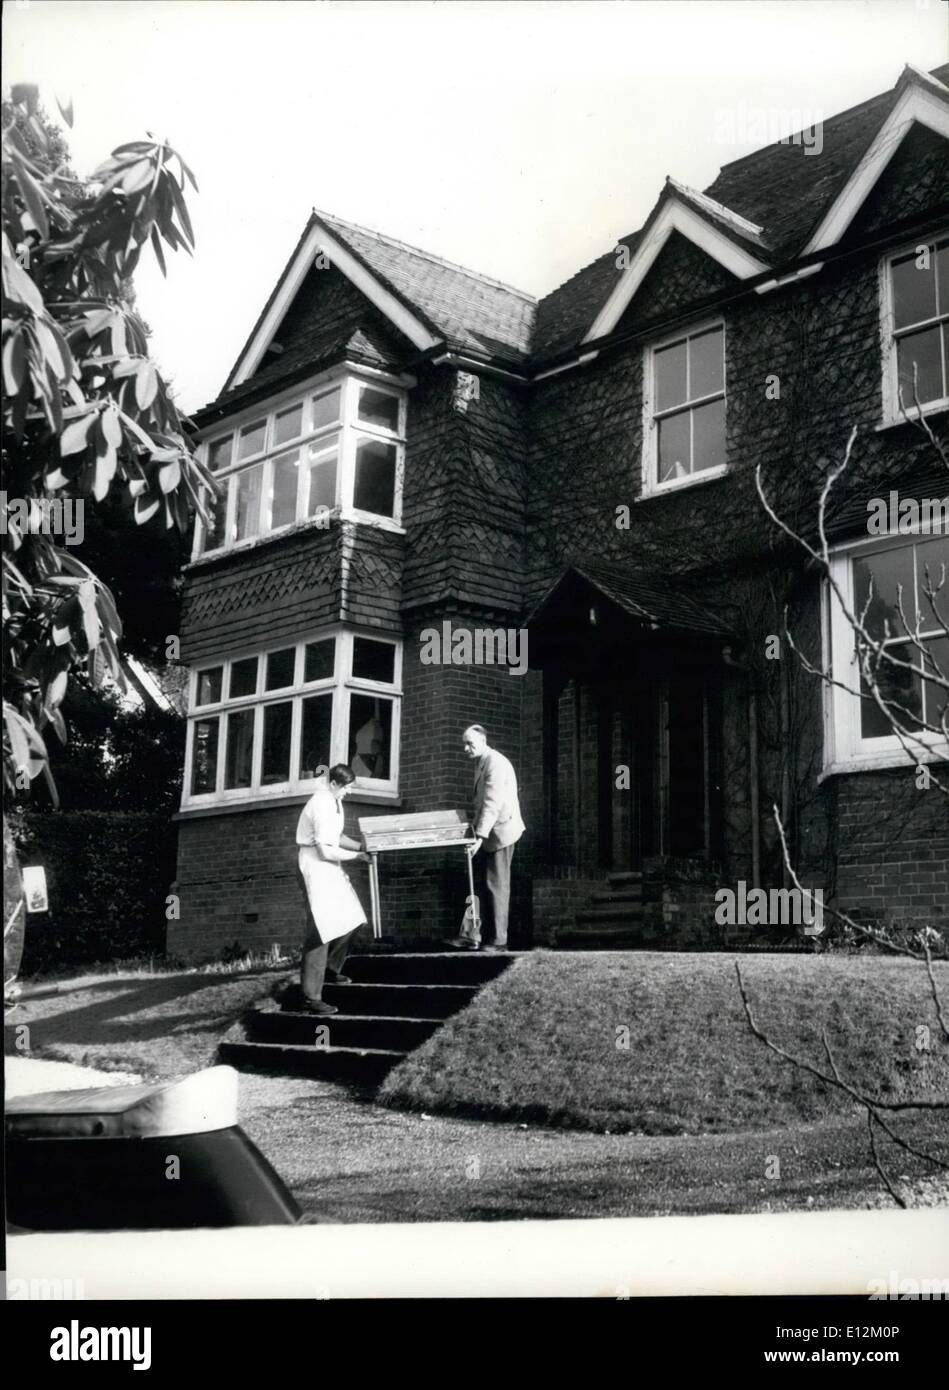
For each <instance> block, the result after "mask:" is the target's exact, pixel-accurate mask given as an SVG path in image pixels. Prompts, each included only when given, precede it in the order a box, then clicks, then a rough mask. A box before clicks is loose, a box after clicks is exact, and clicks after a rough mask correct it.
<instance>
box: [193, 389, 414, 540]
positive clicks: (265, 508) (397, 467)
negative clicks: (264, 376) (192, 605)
mask: <svg viewBox="0 0 949 1390" xmlns="http://www.w3.org/2000/svg"><path fill="white" fill-rule="evenodd" d="M405 409H406V406H405V392H404V391H400V390H398V389H397V388H395V387H392V386H388V385H385V386H383V385H378V384H376V383H375V382H372V383H370V382H367V381H364V380H362V379H361V378H360V377H356V376H349V377H340V378H337V379H336V380H334V381H330V382H324V383H322V384H319V385H317V386H314V387H310V388H309V389H308V390H306V391H305V392H301V393H300V394H299V396H298V397H297V398H296V399H290V400H288V401H285V402H284V403H283V404H281V405H280V406H279V407H277V408H276V409H274V410H272V411H270V412H269V413H268V414H260V415H257V416H256V417H255V418H253V419H249V420H248V421H247V422H246V423H244V424H241V425H238V426H236V427H235V426H232V427H231V428H230V430H229V431H228V432H227V433H226V434H223V435H220V436H219V437H216V438H214V439H210V440H209V441H208V443H207V463H208V467H209V469H210V470H211V472H212V473H214V474H215V475H216V477H217V480H218V482H219V483H220V484H221V486H222V493H221V495H220V496H219V497H217V498H216V499H215V500H214V503H213V520H212V524H211V526H210V528H209V529H208V530H207V531H205V528H204V526H203V525H202V524H201V522H200V521H199V522H198V525H197V533H196V536H195V554H196V555H197V554H209V553H211V552H212V551H219V550H227V549H230V548H231V547H232V546H235V545H239V544H240V543H241V542H250V541H253V540H255V539H257V538H259V537H261V536H267V535H270V534H271V533H273V532H275V531H281V530H283V529H284V528H286V527H289V526H294V525H297V524H300V523H302V522H305V521H309V520H315V519H323V520H325V518H326V517H327V516H329V515H330V514H331V513H333V512H335V511H336V510H339V511H340V512H341V513H343V514H345V515H349V516H353V517H355V519H357V520H359V519H361V518H362V519H369V518H373V519H374V520H379V519H380V518H381V519H384V520H386V521H389V522H392V523H394V524H396V525H398V524H399V519H400V511H401V477H402V468H403V461H404V450H405Z"/></svg>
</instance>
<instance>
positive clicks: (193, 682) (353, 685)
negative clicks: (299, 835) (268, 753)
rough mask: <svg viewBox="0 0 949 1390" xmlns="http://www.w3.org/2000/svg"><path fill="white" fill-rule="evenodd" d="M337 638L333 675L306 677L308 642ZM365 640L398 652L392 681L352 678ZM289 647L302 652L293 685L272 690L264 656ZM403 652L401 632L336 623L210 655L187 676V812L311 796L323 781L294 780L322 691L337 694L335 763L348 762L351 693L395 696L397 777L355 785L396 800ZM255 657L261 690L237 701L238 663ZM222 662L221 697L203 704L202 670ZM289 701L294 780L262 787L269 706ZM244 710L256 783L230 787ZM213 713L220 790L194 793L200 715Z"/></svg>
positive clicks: (360, 779)
mask: <svg viewBox="0 0 949 1390" xmlns="http://www.w3.org/2000/svg"><path fill="white" fill-rule="evenodd" d="M330 637H332V638H335V639H336V651H335V665H334V670H333V675H332V676H328V677H326V678H324V679H322V680H317V681H308V682H304V680H303V672H304V660H305V655H304V649H305V647H306V646H307V644H308V643H310V642H319V641H323V640H324V639H327V638H330ZM359 637H365V638H369V639H370V640H371V641H373V642H384V643H386V644H387V645H389V646H391V647H393V648H394V649H395V661H394V670H393V680H392V683H391V684H388V683H386V682H384V681H372V680H367V679H365V678H363V677H356V676H353V675H352V669H353V645H354V641H355V639H356V638H359ZM288 647H293V648H295V651H296V655H295V658H294V680H293V685H292V686H287V687H285V688H284V689H281V690H265V689H264V681H265V679H266V661H265V660H263V659H261V658H265V657H266V656H267V655H268V654H269V653H271V652H277V651H284V650H285V649H286V648H288ZM402 656H403V644H402V640H401V639H400V638H398V637H394V636H392V635H391V634H389V633H385V632H378V631H375V630H373V629H365V628H353V627H341V626H340V625H338V624H336V625H334V626H332V627H326V628H322V629H317V630H315V631H312V632H308V633H307V634H306V635H305V636H302V637H294V638H292V639H288V638H284V639H283V641H279V642H269V643H267V644H266V646H262V647H261V646H257V647H242V648H238V649H235V650H234V651H231V652H228V653H226V654H225V655H220V656H214V657H209V658H208V659H207V660H204V661H200V662H198V663H197V664H195V665H194V666H192V668H191V670H190V672H189V680H188V732H187V743H186V748H185V769H184V782H183V787H182V797H181V809H182V810H183V811H187V810H196V809H198V808H204V807H212V806H230V805H233V804H235V803H239V804H240V803H243V804H254V805H261V804H266V802H267V801H268V800H272V799H276V798H285V797H287V796H294V795H299V794H306V795H309V794H311V793H312V792H313V789H314V787H315V786H316V778H313V777H309V778H300V777H296V778H295V777H293V775H292V774H293V770H294V769H295V768H297V767H298V766H299V759H300V741H301V738H302V731H303V701H304V699H306V698H307V696H309V695H321V694H327V695H328V694H332V696H333V714H332V732H331V737H330V758H329V766H333V764H334V763H348V762H349V757H348V753H349V734H350V730H349V711H350V703H351V697H352V695H354V694H356V695H380V696H385V697H387V698H389V699H391V701H392V707H393V708H392V751H391V759H390V774H391V775H390V776H389V777H388V778H379V777H360V776H357V778H356V781H355V783H354V785H353V790H354V792H356V793H357V794H360V793H361V794H363V795H367V796H368V797H369V799H374V800H390V801H391V800H395V799H397V798H398V794H399V747H400V741H401V729H402ZM248 657H257V658H258V662H257V685H256V689H255V690H254V692H253V694H250V695H244V696H239V697H236V698H234V699H230V698H228V685H229V681H230V671H231V667H232V666H233V665H234V664H235V663H236V662H239V661H242V660H245V659H246V658H248ZM217 667H221V668H222V670H221V699H219V700H216V701H214V702H213V703H211V704H207V705H198V704H197V691H198V680H199V677H200V676H201V674H202V673H203V672H205V671H209V670H213V669H215V668H217ZM283 701H292V703H293V716H292V725H291V734H290V771H291V777H290V779H289V781H287V782H276V783H271V784H269V785H267V786H262V785H261V781H260V778H261V770H262V763H263V729H264V716H263V708H264V706H265V705H271V704H279V703H281V702H283ZM244 709H253V710H254V711H255V715H254V744H253V754H252V762H251V767H252V771H251V785H250V786H249V787H232V788H226V787H225V786H224V778H225V772H226V763H227V756H226V755H227V748H226V733H225V730H226V716H227V715H228V714H230V713H235V712H238V711H240V710H244ZM213 718H217V719H219V724H218V730H219V732H218V757H217V773H216V779H215V787H214V790H213V791H210V792H198V793H194V792H192V790H191V778H192V773H193V765H194V731H195V725H196V724H197V723H198V722H199V721H200V720H204V719H213Z"/></svg>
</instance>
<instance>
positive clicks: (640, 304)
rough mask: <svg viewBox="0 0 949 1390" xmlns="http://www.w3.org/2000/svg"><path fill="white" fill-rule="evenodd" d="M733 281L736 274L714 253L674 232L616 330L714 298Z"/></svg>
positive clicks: (630, 328)
mask: <svg viewBox="0 0 949 1390" xmlns="http://www.w3.org/2000/svg"><path fill="white" fill-rule="evenodd" d="M734 283H735V280H734V276H733V275H730V274H729V272H728V271H727V270H725V268H724V267H723V266H721V265H720V264H719V263H718V261H716V260H715V259H714V257H712V256H710V255H709V254H708V253H707V252H706V251H703V250H702V248H701V247H699V246H696V245H695V243H694V242H692V241H689V240H688V238H687V237H684V236H682V234H681V233H680V232H673V233H672V235H671V236H670V238H669V240H668V241H667V242H666V244H665V246H664V247H663V248H662V250H661V251H660V252H659V255H658V256H657V257H656V259H655V261H654V262H653V264H652V266H651V268H650V270H649V272H648V273H647V275H646V277H645V279H644V280H643V282H642V284H641V285H640V287H639V290H638V292H637V294H636V297H635V298H634V299H633V300H632V302H631V303H630V304H629V306H628V307H627V309H626V310H625V312H624V313H623V315H622V317H621V318H620V319H619V321H618V323H617V325H616V332H617V333H620V334H622V333H624V332H630V333H632V332H635V331H636V330H637V329H638V328H640V327H642V326H644V325H646V324H649V323H651V322H653V321H655V320H657V319H664V318H668V317H670V316H671V315H673V314H675V313H677V312H678V311H680V310H685V309H689V308H691V307H692V306H693V305H700V304H701V303H702V301H703V300H705V299H712V298H715V297H717V296H718V295H721V294H723V293H724V292H725V291H726V290H727V289H728V288H729V286H730V285H733V284H734Z"/></svg>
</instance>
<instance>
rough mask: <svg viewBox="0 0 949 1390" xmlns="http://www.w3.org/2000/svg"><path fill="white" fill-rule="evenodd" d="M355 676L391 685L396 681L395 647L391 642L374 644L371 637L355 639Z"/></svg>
mask: <svg viewBox="0 0 949 1390" xmlns="http://www.w3.org/2000/svg"><path fill="white" fill-rule="evenodd" d="M353 675H354V676H356V677H357V678H358V679H359V680H364V681H385V682H386V684H387V685H391V684H392V682H393V681H394V680H395V647H394V646H393V645H392V643H391V642H374V641H373V640H372V638H371V637H355V638H353Z"/></svg>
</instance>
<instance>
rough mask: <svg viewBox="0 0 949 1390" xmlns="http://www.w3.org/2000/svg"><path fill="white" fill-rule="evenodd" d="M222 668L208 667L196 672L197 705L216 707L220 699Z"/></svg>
mask: <svg viewBox="0 0 949 1390" xmlns="http://www.w3.org/2000/svg"><path fill="white" fill-rule="evenodd" d="M223 674H224V668H223V666H209V667H208V669H207V670H206V671H199V672H198V691H197V695H196V696H195V699H196V701H197V703H198V704H199V705H216V704H217V702H218V700H220V698H221V677H222V676H223Z"/></svg>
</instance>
